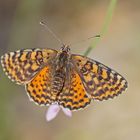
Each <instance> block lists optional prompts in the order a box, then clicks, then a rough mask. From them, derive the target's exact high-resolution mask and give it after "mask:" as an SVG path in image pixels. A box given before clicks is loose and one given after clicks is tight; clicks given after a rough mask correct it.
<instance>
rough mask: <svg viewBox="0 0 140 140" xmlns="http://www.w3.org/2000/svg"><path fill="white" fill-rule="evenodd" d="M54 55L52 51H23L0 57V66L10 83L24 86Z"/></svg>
mask: <svg viewBox="0 0 140 140" xmlns="http://www.w3.org/2000/svg"><path fill="white" fill-rule="evenodd" d="M56 54H57V51H55V50H52V49H24V50H19V51H15V52H10V53H6V54H5V55H3V56H2V57H1V64H2V67H3V70H4V71H5V73H6V74H7V75H8V77H9V78H10V79H11V80H12V81H15V82H16V83H18V84H25V83H27V82H29V81H30V80H31V79H32V78H33V77H34V75H35V74H36V73H37V72H38V71H40V70H41V69H42V68H43V67H44V66H45V65H46V64H47V63H48V62H49V60H51V59H52V58H54V57H55V56H56Z"/></svg>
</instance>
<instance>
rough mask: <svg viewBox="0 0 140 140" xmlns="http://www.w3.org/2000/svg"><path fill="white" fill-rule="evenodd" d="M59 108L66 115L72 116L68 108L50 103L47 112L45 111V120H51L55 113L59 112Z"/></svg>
mask: <svg viewBox="0 0 140 140" xmlns="http://www.w3.org/2000/svg"><path fill="white" fill-rule="evenodd" d="M60 109H62V111H63V112H64V114H65V115H66V116H68V117H71V116H72V112H71V111H70V110H69V109H68V108H63V107H60V106H59V105H58V104H53V105H50V106H49V108H48V110H47V112H46V120H47V121H51V120H53V119H54V118H55V117H56V116H57V114H58V113H59V111H60Z"/></svg>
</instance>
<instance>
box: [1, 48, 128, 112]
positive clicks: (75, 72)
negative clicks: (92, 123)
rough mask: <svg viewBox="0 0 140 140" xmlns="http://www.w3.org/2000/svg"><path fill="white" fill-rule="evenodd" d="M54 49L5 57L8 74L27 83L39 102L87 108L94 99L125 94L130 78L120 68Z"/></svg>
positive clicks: (75, 108)
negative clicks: (119, 72)
mask: <svg viewBox="0 0 140 140" xmlns="http://www.w3.org/2000/svg"><path fill="white" fill-rule="evenodd" d="M69 50H70V49H69V46H63V49H61V51H60V52H57V51H56V50H52V49H24V50H19V51H15V52H10V53H7V54H5V55H3V56H2V57H1V64H2V67H3V70H4V71H5V73H6V74H7V76H8V77H9V78H10V79H11V80H12V81H15V82H16V83H17V84H20V85H25V88H26V91H27V93H28V95H29V97H30V99H31V100H33V101H34V102H35V103H37V104H38V105H50V104H53V103H57V104H59V105H60V106H62V107H64V108H68V109H70V110H79V109H81V108H84V107H86V106H87V105H88V104H90V102H91V101H92V100H100V101H102V100H107V99H109V98H113V97H115V96H117V95H119V94H120V93H122V92H123V91H124V90H125V89H126V88H127V81H126V80H125V78H123V77H122V76H121V75H120V74H118V73H117V72H116V71H114V70H112V69H110V68H109V67H107V66H105V65H103V64H101V63H99V62H97V61H95V60H92V59H90V58H88V57H85V56H81V55H75V54H70V53H69Z"/></svg>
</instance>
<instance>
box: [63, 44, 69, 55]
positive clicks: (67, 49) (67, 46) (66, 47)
mask: <svg viewBox="0 0 140 140" xmlns="http://www.w3.org/2000/svg"><path fill="white" fill-rule="evenodd" d="M61 52H63V53H69V52H70V47H69V45H63V46H62V47H61Z"/></svg>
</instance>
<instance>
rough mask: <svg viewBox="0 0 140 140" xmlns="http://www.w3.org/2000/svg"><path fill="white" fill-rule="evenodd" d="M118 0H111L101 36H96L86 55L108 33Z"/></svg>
mask: <svg viewBox="0 0 140 140" xmlns="http://www.w3.org/2000/svg"><path fill="white" fill-rule="evenodd" d="M116 3H117V0H111V1H110V4H109V7H108V10H107V15H106V18H105V22H104V24H103V27H102V30H101V32H100V37H96V38H95V39H94V40H93V42H92V44H91V45H90V46H89V47H88V48H87V50H86V51H85V53H84V55H85V56H87V55H88V54H89V53H90V52H91V51H92V49H93V48H95V47H96V45H97V43H99V41H100V40H101V38H102V37H103V36H104V35H105V34H106V32H107V31H108V28H109V24H110V22H111V19H112V16H113V12H114V9H115V6H116Z"/></svg>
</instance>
